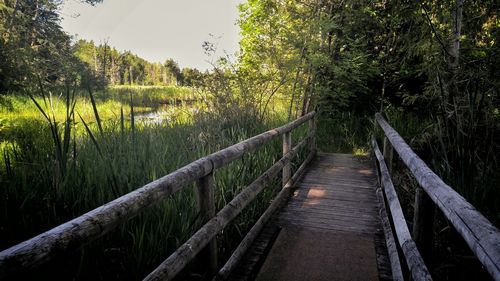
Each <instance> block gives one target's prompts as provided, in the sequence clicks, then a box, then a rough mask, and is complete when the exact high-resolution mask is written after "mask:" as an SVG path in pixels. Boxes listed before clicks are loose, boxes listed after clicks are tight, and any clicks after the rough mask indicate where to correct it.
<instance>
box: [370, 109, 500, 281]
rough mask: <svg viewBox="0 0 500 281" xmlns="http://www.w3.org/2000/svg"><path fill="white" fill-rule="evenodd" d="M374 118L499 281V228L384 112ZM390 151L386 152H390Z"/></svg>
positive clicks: (420, 181) (410, 168) (429, 194)
mask: <svg viewBox="0 0 500 281" xmlns="http://www.w3.org/2000/svg"><path fill="white" fill-rule="evenodd" d="M375 120H376V122H377V124H378V125H379V126H380V128H382V130H383V132H384V134H385V137H386V138H387V140H388V141H389V142H390V143H391V144H392V147H393V149H394V150H395V151H396V152H397V153H398V155H399V157H400V158H401V160H402V161H403V163H405V165H406V166H407V167H408V169H409V170H410V171H411V173H412V174H413V176H414V177H415V179H416V180H417V182H418V183H419V185H420V186H421V187H422V189H423V190H424V191H425V193H426V194H427V195H428V196H429V198H430V199H431V200H432V202H434V204H436V206H437V207H439V209H440V210H441V211H442V212H443V214H444V215H445V217H446V218H447V219H448V220H449V221H450V222H451V224H452V225H453V226H454V227H455V229H456V230H457V232H458V233H460V235H461V236H462V237H463V239H464V240H465V242H466V243H467V245H468V246H469V247H470V249H471V250H472V252H473V253H474V254H475V255H476V257H477V258H478V259H479V261H480V262H481V263H482V264H483V266H484V267H485V268H486V270H487V271H488V273H489V274H490V275H491V277H493V279H494V280H496V281H500V231H499V230H498V228H496V227H495V226H494V225H493V224H492V223H491V222H490V221H489V220H488V219H486V218H485V217H484V216H483V215H482V214H481V213H479V212H478V211H477V210H476V209H475V208H474V206H472V205H471V204H470V203H469V202H467V201H466V200H465V198H463V197H462V196H461V195H460V194H458V193H457V192H456V191H455V190H453V189H452V188H451V187H450V186H449V185H447V184H446V183H444V182H443V180H442V179H441V178H439V176H438V175H436V174H435V173H434V172H433V171H432V170H431V169H430V168H429V167H428V166H427V165H426V164H425V163H424V161H422V159H420V157H418V156H417V155H416V154H415V152H413V150H412V149H411V148H410V147H409V146H408V144H406V142H405V141H404V140H403V138H402V137H401V136H400V135H399V134H398V132H396V130H394V129H393V128H392V127H391V126H390V125H389V124H388V123H387V121H386V120H385V119H384V118H383V117H382V115H380V114H379V113H377V114H376V115H375ZM389 154H390V153H387V155H389ZM384 155H386V153H384ZM422 206H423V205H422ZM423 219H432V218H423ZM414 227H415V226H414ZM398 238H400V237H398Z"/></svg>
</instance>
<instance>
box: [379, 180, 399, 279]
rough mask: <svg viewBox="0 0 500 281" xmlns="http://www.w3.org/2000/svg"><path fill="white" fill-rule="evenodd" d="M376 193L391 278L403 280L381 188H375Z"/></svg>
mask: <svg viewBox="0 0 500 281" xmlns="http://www.w3.org/2000/svg"><path fill="white" fill-rule="evenodd" d="M376 193H377V199H378V203H379V215H380V220H381V222H382V228H383V229H384V237H385V244H386V245H387V252H388V254H389V261H390V262H391V272H392V279H393V280H394V281H404V277H403V270H402V269H401V263H400V262H399V254H398V249H397V246H396V241H395V240H394V235H393V234H392V228H391V222H390V221H389V217H388V216H387V210H386V208H385V198H384V194H383V193H382V189H381V188H380V187H379V188H377V190H376Z"/></svg>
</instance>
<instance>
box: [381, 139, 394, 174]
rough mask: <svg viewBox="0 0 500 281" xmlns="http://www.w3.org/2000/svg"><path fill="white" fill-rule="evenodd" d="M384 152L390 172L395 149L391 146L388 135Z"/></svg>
mask: <svg viewBox="0 0 500 281" xmlns="http://www.w3.org/2000/svg"><path fill="white" fill-rule="evenodd" d="M382 153H383V155H384V159H385V161H386V163H387V169H389V173H391V172H392V160H393V157H394V155H393V154H394V149H393V148H392V146H391V143H390V142H389V140H388V139H387V137H384V148H383V150H382Z"/></svg>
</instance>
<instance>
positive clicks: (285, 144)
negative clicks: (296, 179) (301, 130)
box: [281, 132, 292, 186]
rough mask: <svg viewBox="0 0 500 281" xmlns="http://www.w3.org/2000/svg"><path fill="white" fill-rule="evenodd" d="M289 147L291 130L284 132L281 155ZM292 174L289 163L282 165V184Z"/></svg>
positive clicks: (290, 146) (284, 153)
mask: <svg viewBox="0 0 500 281" xmlns="http://www.w3.org/2000/svg"><path fill="white" fill-rule="evenodd" d="M290 149H292V134H291V132H288V133H285V134H284V135H283V155H286V154H287V153H288V152H289V151H290ZM291 176H292V165H291V164H290V163H288V164H286V165H285V167H283V175H282V177H281V182H282V184H283V186H285V184H286V183H287V182H288V181H289V180H290V177H291Z"/></svg>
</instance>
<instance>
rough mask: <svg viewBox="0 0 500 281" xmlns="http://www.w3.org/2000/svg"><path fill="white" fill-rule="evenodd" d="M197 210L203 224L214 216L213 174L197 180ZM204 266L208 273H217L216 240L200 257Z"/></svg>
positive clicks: (211, 242)
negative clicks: (205, 265) (206, 266)
mask: <svg viewBox="0 0 500 281" xmlns="http://www.w3.org/2000/svg"><path fill="white" fill-rule="evenodd" d="M197 187H198V209H199V212H200V215H201V218H202V220H203V222H204V223H206V222H208V221H209V220H211V219H212V218H213V217H214V216H215V180H214V174H213V173H210V174H208V175H206V176H204V177H202V178H200V179H199V180H198V186H197ZM200 259H202V260H203V261H204V262H205V264H207V265H208V272H209V273H210V274H215V273H216V272H217V266H218V264H217V239H212V241H210V243H208V246H207V247H206V248H205V249H204V250H203V251H202V254H201V255H200Z"/></svg>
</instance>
